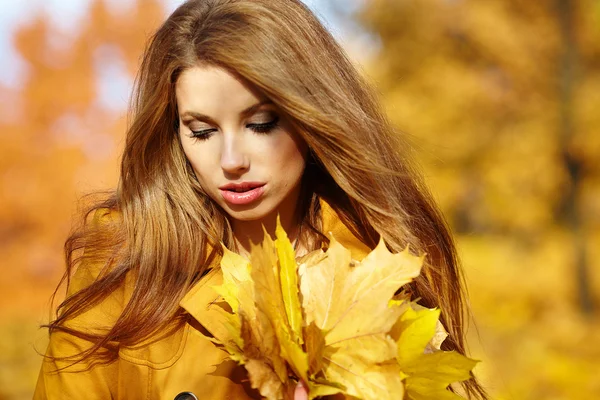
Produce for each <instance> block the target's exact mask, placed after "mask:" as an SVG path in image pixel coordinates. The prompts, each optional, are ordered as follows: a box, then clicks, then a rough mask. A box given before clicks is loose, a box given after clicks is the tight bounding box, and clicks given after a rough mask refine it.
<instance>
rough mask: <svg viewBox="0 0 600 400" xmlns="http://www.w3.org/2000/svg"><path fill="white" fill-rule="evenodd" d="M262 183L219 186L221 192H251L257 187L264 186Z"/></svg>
mask: <svg viewBox="0 0 600 400" xmlns="http://www.w3.org/2000/svg"><path fill="white" fill-rule="evenodd" d="M264 185H265V183H263V182H239V183H228V184H226V185H223V186H219V189H221V190H251V189H255V188H257V187H261V186H264Z"/></svg>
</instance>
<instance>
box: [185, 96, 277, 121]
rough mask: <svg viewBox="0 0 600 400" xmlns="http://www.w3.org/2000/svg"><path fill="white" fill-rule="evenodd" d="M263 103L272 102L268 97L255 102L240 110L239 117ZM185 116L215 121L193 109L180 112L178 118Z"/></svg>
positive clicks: (249, 113)
mask: <svg viewBox="0 0 600 400" xmlns="http://www.w3.org/2000/svg"><path fill="white" fill-rule="evenodd" d="M265 104H273V102H272V101H271V100H269V99H265V100H262V101H260V102H258V103H256V104H253V105H251V106H250V107H248V108H245V109H244V110H242V112H240V117H242V118H245V117H247V116H249V115H251V114H252V113H254V112H255V111H256V110H257V109H258V108H259V107H260V106H263V105H265ZM186 117H192V118H194V119H197V120H199V121H205V122H209V123H215V121H214V120H213V119H212V118H211V117H209V116H208V115H205V114H201V113H199V112H195V111H186V112H184V113H183V114H181V116H180V118H181V119H185V118H186Z"/></svg>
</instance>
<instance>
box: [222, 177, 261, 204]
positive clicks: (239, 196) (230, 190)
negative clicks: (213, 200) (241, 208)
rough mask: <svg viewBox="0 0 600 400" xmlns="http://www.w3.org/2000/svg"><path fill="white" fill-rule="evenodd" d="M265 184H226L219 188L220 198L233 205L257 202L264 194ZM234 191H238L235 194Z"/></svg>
mask: <svg viewBox="0 0 600 400" xmlns="http://www.w3.org/2000/svg"><path fill="white" fill-rule="evenodd" d="M264 186H265V184H264V183H260V182H241V183H228V184H227V185H223V186H221V187H219V189H220V191H221V196H223V199H225V201H226V202H228V203H230V204H233V205H246V204H250V203H252V202H254V201H256V200H258V199H259V198H260V197H261V196H262V195H263V193H264V191H265V189H264ZM235 190H240V191H239V192H236V191H235Z"/></svg>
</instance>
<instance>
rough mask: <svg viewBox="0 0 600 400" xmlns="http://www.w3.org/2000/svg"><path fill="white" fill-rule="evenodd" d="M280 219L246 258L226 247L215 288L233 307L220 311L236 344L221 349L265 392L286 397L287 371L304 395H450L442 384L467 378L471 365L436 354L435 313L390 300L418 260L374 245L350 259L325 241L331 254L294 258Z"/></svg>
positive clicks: (440, 333)
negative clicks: (303, 385) (301, 384)
mask: <svg viewBox="0 0 600 400" xmlns="http://www.w3.org/2000/svg"><path fill="white" fill-rule="evenodd" d="M277 223H278V225H277V229H276V239H275V240H273V239H272V238H271V237H270V236H269V235H268V234H266V232H265V238H264V240H263V242H262V243H261V244H260V245H253V246H252V249H251V254H250V261H248V260H246V259H244V258H243V257H241V256H239V255H237V254H235V253H232V252H230V251H228V250H225V253H224V257H223V260H222V262H221V268H222V270H223V285H221V286H219V287H217V288H215V290H217V292H218V293H219V294H220V295H221V296H222V297H223V299H224V300H225V301H226V302H227V303H228V304H229V306H230V307H231V310H232V311H233V313H230V312H229V311H228V310H225V309H223V310H222V313H223V314H225V315H224V318H223V319H222V320H223V323H224V324H225V327H226V329H227V331H228V332H229V334H230V335H231V337H232V339H231V341H230V342H228V343H221V344H222V345H223V348H224V349H225V350H226V351H227V352H229V354H230V356H231V358H232V359H234V360H235V361H237V362H239V363H240V364H244V365H245V367H246V369H247V371H248V375H249V378H250V381H251V383H252V386H253V387H254V388H257V389H259V391H260V393H261V395H263V396H265V397H267V398H268V399H273V400H275V399H283V398H287V397H289V396H290V393H291V392H293V385H295V383H294V382H295V381H294V380H291V379H290V378H289V377H288V374H290V375H293V376H295V377H296V378H297V379H299V380H302V381H303V382H305V383H306V384H307V386H308V388H309V398H310V399H314V398H316V397H319V396H325V395H332V394H336V393H343V394H345V395H347V396H350V397H354V398H362V399H382V400H386V399H400V398H403V397H404V398H408V399H412V400H422V399H427V398H428V399H435V398H439V399H446V398H448V399H449V398H452V397H450V396H455V395H454V394H453V393H452V392H450V391H448V390H446V388H447V386H448V384H449V383H451V382H455V381H458V380H463V379H466V378H465V376H466V377H468V375H469V371H470V369H471V368H472V365H473V364H472V362H473V361H472V360H469V359H468V358H466V357H463V356H460V354H457V353H454V352H442V351H435V350H439V346H440V344H441V342H442V341H443V340H444V338H445V335H446V333H445V331H444V330H443V328H441V324H440V323H439V310H430V309H426V308H424V307H421V306H418V305H417V304H416V303H414V302H410V301H409V299H408V298H407V296H406V295H395V294H396V293H397V292H398V289H400V288H402V286H403V285H405V284H407V283H409V282H410V281H411V280H412V279H414V278H415V277H416V276H418V274H419V272H420V269H421V265H422V263H423V257H416V256H413V255H411V254H410V253H409V251H408V249H406V250H404V251H403V252H400V253H396V254H393V253H391V252H390V251H389V250H388V249H387V247H386V246H385V244H384V242H383V241H380V243H379V244H378V246H377V247H376V248H375V249H374V250H373V251H372V252H371V253H369V255H367V257H365V259H364V260H362V262H356V261H354V260H352V259H351V255H350V251H349V250H348V249H346V248H344V247H343V246H342V245H341V244H340V243H338V242H337V241H336V240H335V238H334V237H331V242H330V246H329V248H328V249H327V251H325V252H324V251H322V250H318V251H315V252H311V253H309V254H307V255H306V256H304V257H302V258H300V259H299V260H296V259H295V256H294V250H293V247H292V245H291V243H290V241H289V239H288V238H287V236H286V234H285V231H284V230H283V228H281V225H280V223H279V220H278V221H277ZM217 342H218V340H217ZM461 357H462V358H461ZM465 374H466V375H465Z"/></svg>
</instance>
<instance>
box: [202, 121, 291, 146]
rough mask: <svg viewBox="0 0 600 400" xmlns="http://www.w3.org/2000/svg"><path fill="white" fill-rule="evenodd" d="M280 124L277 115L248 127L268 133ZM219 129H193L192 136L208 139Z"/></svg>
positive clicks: (257, 131) (247, 126)
mask: <svg viewBox="0 0 600 400" xmlns="http://www.w3.org/2000/svg"><path fill="white" fill-rule="evenodd" d="M278 126H279V116H276V117H275V118H273V119H272V120H271V121H269V122H265V123H261V124H248V125H246V128H249V129H252V130H253V131H254V132H255V133H259V134H266V133H270V132H271V131H273V130H275V129H276V128H277V127H278ZM215 131H217V129H204V130H200V131H192V132H191V135H190V137H191V138H193V139H197V140H206V139H208V138H209V137H211V136H212V134H213V133H214V132H215Z"/></svg>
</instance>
